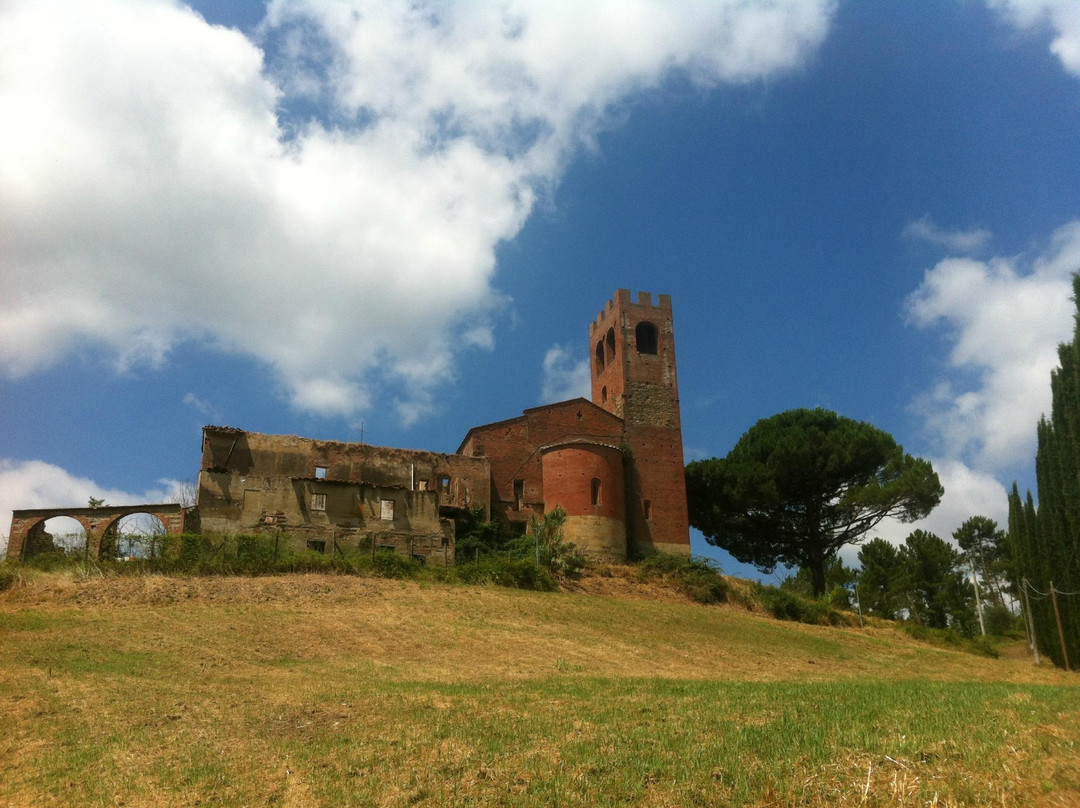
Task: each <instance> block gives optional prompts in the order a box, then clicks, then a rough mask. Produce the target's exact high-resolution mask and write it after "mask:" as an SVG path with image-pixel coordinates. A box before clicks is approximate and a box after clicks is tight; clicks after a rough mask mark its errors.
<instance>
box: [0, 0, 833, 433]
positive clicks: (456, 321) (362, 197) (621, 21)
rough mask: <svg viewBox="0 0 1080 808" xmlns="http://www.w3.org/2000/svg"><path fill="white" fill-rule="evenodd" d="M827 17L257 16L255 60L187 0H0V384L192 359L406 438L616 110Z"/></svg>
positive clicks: (416, 12)
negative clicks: (401, 423)
mask: <svg viewBox="0 0 1080 808" xmlns="http://www.w3.org/2000/svg"><path fill="white" fill-rule="evenodd" d="M833 6H834V2H833V0H815V1H814V2H810V0H770V2H760V3H755V2H746V0H699V2H690V3H679V4H671V3H665V2H660V0H625V1H624V2H620V3H618V4H607V3H599V4H598V3H573V4H571V3H552V2H547V0H523V1H522V2H518V3H515V4H513V5H505V4H487V3H477V4H450V5H444V4H434V3H432V4H428V3H423V2H421V3H415V2H406V0H385V1H384V2H361V0H356V1H355V2H341V1H340V0H335V1H334V2H331V1H330V0H273V2H271V3H270V4H269V6H268V9H267V16H266V19H265V21H264V22H263V24H262V26H261V27H260V34H259V36H260V37H261V39H260V44H262V45H263V46H265V49H266V50H265V55H264V51H263V50H262V49H260V47H259V46H258V45H257V44H256V43H255V42H253V41H251V40H249V39H247V38H245V37H244V36H243V35H242V34H241V33H239V32H238V31H235V30H230V29H226V28H222V27H220V26H210V25H208V24H207V23H206V22H205V21H204V20H203V19H202V18H200V17H199V16H198V15H197V14H196V13H195V12H193V11H192V10H191V9H189V8H187V7H186V6H184V5H182V4H181V3H179V2H177V1H176V0H138V1H137V2H131V1H130V0H82V1H81V2H79V3H68V2H62V1H61V0H9V2H6V3H4V4H3V5H2V7H0V77H2V79H0V109H3V110H4V117H5V125H4V127H3V128H2V129H0V154H2V155H3V159H2V160H0V372H3V373H6V374H7V375H9V376H13V377H17V376H21V375H25V374H30V373H33V372H36V371H38V370H40V369H42V368H45V367H47V366H49V365H50V364H52V363H55V362H57V361H59V360H60V359H61V358H63V357H64V356H65V355H68V354H70V353H71V352H72V351H74V350H76V348H78V349H80V350H85V349H86V348H87V347H90V348H92V349H97V350H100V351H102V352H104V353H105V354H106V355H109V356H111V357H113V360H114V362H115V364H116V366H117V367H118V368H119V369H126V368H131V367H135V366H139V365H146V364H149V365H160V364H162V363H165V362H167V361H168V358H169V353H170V350H171V349H172V348H173V346H174V345H176V344H177V343H178V341H181V340H192V341H197V342H199V343H201V344H203V345H206V346H209V347H211V348H213V349H215V350H219V351H224V352H232V353H237V354H242V355H246V356H250V357H253V358H254V359H256V360H257V361H260V362H262V363H264V364H265V365H266V366H268V367H269V368H270V369H272V371H273V372H274V373H275V374H276V376H277V378H278V381H279V382H280V383H281V384H282V387H283V389H285V390H286V391H287V394H288V395H289V397H290V399H291V401H292V403H293V404H294V405H295V406H297V407H299V408H303V409H306V410H310V411H314V412H319V413H327V414H341V415H346V416H347V415H350V414H354V413H356V412H357V411H359V410H362V409H363V408H364V407H365V406H367V405H368V403H369V402H371V401H372V400H374V399H375V398H385V399H389V400H393V401H397V402H399V410H400V411H401V412H402V414H403V417H405V418H406V419H408V418H414V417H418V416H419V414H422V413H423V412H424V411H425V410H426V409H427V408H429V407H430V401H431V400H432V393H431V391H432V388H433V387H434V386H436V385H439V384H443V383H446V382H447V381H448V380H450V379H452V378H453V375H454V372H453V366H454V361H455V356H456V354H457V353H459V352H460V351H462V350H469V349H476V348H484V347H490V344H491V339H492V334H491V331H490V315H491V313H492V312H493V311H495V310H497V309H498V308H499V306H500V305H502V300H501V298H500V296H499V295H498V294H497V292H496V291H495V289H494V286H493V280H494V273H495V268H496V266H495V264H496V261H495V254H496V248H497V246H498V245H499V244H500V243H501V242H503V241H506V240H509V239H512V238H514V237H515V236H516V234H517V233H518V232H519V231H520V229H521V227H522V226H523V224H524V222H525V221H526V219H527V218H528V216H529V215H530V213H531V211H532V209H533V206H534V203H535V201H536V199H537V198H538V196H539V195H541V194H544V193H547V192H548V191H550V189H551V188H552V187H553V186H554V185H555V183H557V181H558V179H559V176H560V172H561V170H562V168H563V166H564V165H565V164H566V162H567V160H568V159H569V157H570V156H571V155H572V154H573V152H574V151H575V150H577V149H580V148H582V147H587V146H588V145H589V144H590V143H591V142H592V140H593V138H594V136H595V134H596V132H597V131H598V128H599V127H601V126H603V125H605V122H606V121H607V120H609V119H610V117H611V112H612V110H613V109H614V108H615V107H616V105H617V104H618V103H619V102H620V101H621V100H623V99H625V98H627V97H628V96H629V95H631V94H632V93H634V92H638V91H640V90H641V89H643V88H648V87H651V86H657V85H658V84H659V83H660V82H661V81H662V80H663V79H664V78H665V77H666V76H668V75H669V74H671V73H672V72H673V71H682V72H684V73H685V74H687V75H689V76H691V77H692V78H693V80H695V81H696V82H698V83H699V84H700V85H702V86H710V85H714V84H717V83H720V82H747V81H753V80H757V79H760V78H763V77H768V76H770V75H773V74H775V73H776V72H777V71H783V70H789V69H792V68H796V67H798V66H799V65H800V64H802V63H803V62H804V61H805V59H806V58H807V56H808V55H809V54H811V53H812V52H813V51H814V49H815V48H816V47H817V46H818V44H819V43H820V42H821V41H822V39H823V38H824V36H825V35H826V33H827V30H828V26H829V21H830V18H831V15H832V11H833ZM301 111H302V112H301ZM312 111H313V112H312Z"/></svg>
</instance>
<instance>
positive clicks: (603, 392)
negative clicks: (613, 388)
mask: <svg viewBox="0 0 1080 808" xmlns="http://www.w3.org/2000/svg"><path fill="white" fill-rule="evenodd" d="M600 403H601V404H607V385H606V384H605V385H604V386H603V387H601V388H600Z"/></svg>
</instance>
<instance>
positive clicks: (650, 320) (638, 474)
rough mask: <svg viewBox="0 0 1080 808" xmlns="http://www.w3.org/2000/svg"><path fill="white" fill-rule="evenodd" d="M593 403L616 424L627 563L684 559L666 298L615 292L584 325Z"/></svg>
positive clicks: (685, 525) (686, 546) (686, 527)
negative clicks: (623, 465) (622, 453)
mask: <svg viewBox="0 0 1080 808" xmlns="http://www.w3.org/2000/svg"><path fill="white" fill-rule="evenodd" d="M589 347H590V351H589V356H590V364H591V371H592V400H593V403H594V404H597V405H598V406H600V407H602V408H604V409H605V410H607V411H608V412H610V413H612V414H613V415H617V416H618V417H620V418H622V419H623V438H624V443H625V445H626V448H627V449H628V450H629V452H628V467H627V474H626V510H627V514H626V516H627V533H628V536H627V543H628V549H629V550H630V552H631V554H632V555H636V556H643V555H648V554H650V553H652V552H656V551H660V552H667V553H678V554H681V555H689V554H690V522H689V517H688V514H687V508H686V478H685V476H684V474H685V472H684V468H683V449H682V424H681V421H680V418H679V385H678V379H677V377H676V373H675V330H674V321H673V319H672V313H671V297H670V296H669V295H659V296H658V300H657V304H656V305H655V306H654V305H653V303H652V295H651V294H650V293H649V292H639V293H638V296H637V302H632V301H631V298H630V292H629V290H627V289H619V290H618V291H617V292H616V293H615V297H614V299H613V300H609V301H608V303H607V306H606V307H605V308H604V310H603V311H601V312H600V315H599V316H598V317H597V318H596V320H595V321H594V322H592V323H590V324H589Z"/></svg>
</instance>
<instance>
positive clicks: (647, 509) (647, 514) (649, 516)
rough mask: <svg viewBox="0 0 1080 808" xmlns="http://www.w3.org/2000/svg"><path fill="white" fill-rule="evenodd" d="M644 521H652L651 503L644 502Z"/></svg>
mask: <svg viewBox="0 0 1080 808" xmlns="http://www.w3.org/2000/svg"><path fill="white" fill-rule="evenodd" d="M645 519H646V521H648V520H649V519H652V502H650V501H649V500H645Z"/></svg>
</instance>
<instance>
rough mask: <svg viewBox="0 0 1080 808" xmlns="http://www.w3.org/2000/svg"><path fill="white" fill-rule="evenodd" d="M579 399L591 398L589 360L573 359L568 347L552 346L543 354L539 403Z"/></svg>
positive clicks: (571, 351) (572, 353)
mask: <svg viewBox="0 0 1080 808" xmlns="http://www.w3.org/2000/svg"><path fill="white" fill-rule="evenodd" d="M579 397H580V398H587V399H591V398H592V379H591V378H590V376H589V360H588V359H580V360H579V359H574V352H573V350H571V349H570V348H569V347H568V346H565V345H552V346H551V347H550V348H548V351H547V353H546V354H544V377H543V381H542V382H541V385H540V403H541V404H550V403H552V402H555V401H566V400H567V399H571V398H579Z"/></svg>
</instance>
